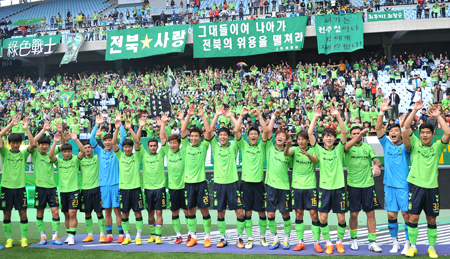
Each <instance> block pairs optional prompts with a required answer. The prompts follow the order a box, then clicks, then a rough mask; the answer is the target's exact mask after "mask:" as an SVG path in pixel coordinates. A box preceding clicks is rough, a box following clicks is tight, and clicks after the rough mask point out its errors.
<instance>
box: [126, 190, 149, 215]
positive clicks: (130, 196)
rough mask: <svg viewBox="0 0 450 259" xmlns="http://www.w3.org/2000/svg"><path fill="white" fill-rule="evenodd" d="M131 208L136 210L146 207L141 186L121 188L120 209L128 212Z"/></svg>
mask: <svg viewBox="0 0 450 259" xmlns="http://www.w3.org/2000/svg"><path fill="white" fill-rule="evenodd" d="M131 209H133V211H134V212H136V211H142V210H143V209H144V200H143V199H142V190H141V188H136V189H131V190H124V189H120V211H121V212H125V213H128V212H130V210H131Z"/></svg>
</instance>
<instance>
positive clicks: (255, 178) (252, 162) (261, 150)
mask: <svg viewBox="0 0 450 259" xmlns="http://www.w3.org/2000/svg"><path fill="white" fill-rule="evenodd" d="M236 143H237V144H238V146H239V149H240V150H241V154H242V177H241V180H242V181H244V182H248V183H260V182H262V181H263V180H264V160H265V158H266V145H267V141H260V142H259V143H258V144H257V145H256V146H251V145H250V144H249V143H248V142H247V141H245V140H243V139H242V137H241V138H240V139H239V140H236Z"/></svg>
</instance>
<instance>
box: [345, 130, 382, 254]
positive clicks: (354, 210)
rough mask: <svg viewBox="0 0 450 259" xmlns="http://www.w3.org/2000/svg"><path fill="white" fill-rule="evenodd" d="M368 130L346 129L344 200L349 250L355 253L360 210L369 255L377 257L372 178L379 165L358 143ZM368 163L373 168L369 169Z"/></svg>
mask: <svg viewBox="0 0 450 259" xmlns="http://www.w3.org/2000/svg"><path fill="white" fill-rule="evenodd" d="M367 132H369V129H364V130H363V129H362V128H361V127H359V126H355V127H352V128H351V129H350V138H351V139H352V140H350V141H349V142H347V144H345V164H346V165H347V185H348V186H347V196H348V199H349V200H348V209H349V210H350V236H351V238H352V245H351V249H352V250H358V249H359V248H358V241H357V238H358V214H359V211H360V210H361V208H362V210H363V211H364V212H365V213H366V216H367V229H368V230H369V235H368V236H369V242H370V244H369V251H374V252H376V253H381V252H382V249H381V248H380V246H379V245H378V244H377V242H376V241H377V236H376V233H375V230H376V220H375V209H376V208H378V207H379V206H380V204H379V203H378V198H377V193H376V190H375V181H374V180H373V176H379V175H380V166H381V162H380V160H379V159H378V158H377V156H376V155H375V153H374V151H373V148H372V147H371V146H370V145H369V144H366V143H362V138H363V136H365V135H366V133H367ZM372 162H374V163H375V164H374V165H373V166H372Z"/></svg>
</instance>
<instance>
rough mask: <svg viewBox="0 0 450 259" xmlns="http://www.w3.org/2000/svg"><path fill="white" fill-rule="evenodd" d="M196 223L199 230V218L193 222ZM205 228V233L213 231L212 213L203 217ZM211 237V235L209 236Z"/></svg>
mask: <svg viewBox="0 0 450 259" xmlns="http://www.w3.org/2000/svg"><path fill="white" fill-rule="evenodd" d="M194 223H195V230H196V231H197V220H196V221H195V222H193V224H194ZM203 228H204V229H205V233H206V234H208V236H209V233H211V215H209V214H208V215H206V216H204V217H203ZM208 238H209V237H208Z"/></svg>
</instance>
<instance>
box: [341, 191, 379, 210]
mask: <svg viewBox="0 0 450 259" xmlns="http://www.w3.org/2000/svg"><path fill="white" fill-rule="evenodd" d="M347 197H348V201H347V208H348V210H349V211H360V210H361V208H362V210H363V211H364V212H369V211H373V210H375V209H378V208H379V207H380V204H379V203H378V198H377V192H376V191H375V185H373V186H370V187H367V188H356V187H351V186H347Z"/></svg>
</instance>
